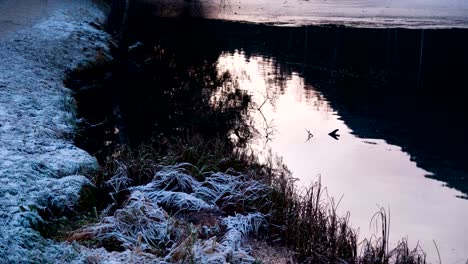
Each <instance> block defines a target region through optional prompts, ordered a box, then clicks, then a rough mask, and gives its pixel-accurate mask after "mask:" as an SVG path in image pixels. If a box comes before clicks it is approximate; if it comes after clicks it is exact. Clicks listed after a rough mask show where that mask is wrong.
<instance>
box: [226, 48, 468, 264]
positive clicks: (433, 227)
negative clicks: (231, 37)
mask: <svg viewBox="0 0 468 264" xmlns="http://www.w3.org/2000/svg"><path fill="white" fill-rule="evenodd" d="M218 67H219V69H220V71H225V70H228V71H229V72H230V73H231V74H232V75H233V76H234V77H238V78H239V79H238V81H239V85H240V87H241V88H242V89H246V90H248V91H249V93H251V94H252V95H253V100H254V102H255V103H256V105H257V107H255V109H256V108H258V106H260V105H262V103H263V102H265V101H266V103H265V104H263V105H262V107H261V113H260V111H258V110H255V109H254V111H253V113H252V114H253V117H254V120H255V126H256V128H257V130H259V132H260V134H261V135H263V136H265V133H267V132H265V131H266V130H265V129H264V128H265V124H273V129H274V131H275V133H274V135H273V137H272V140H271V141H268V144H267V145H266V147H265V142H266V140H265V138H264V137H263V138H262V137H260V138H259V139H258V141H257V142H255V143H253V144H252V148H254V149H256V150H257V151H263V153H264V154H265V153H266V152H267V149H268V148H271V149H272V151H273V153H278V154H279V155H280V156H282V157H283V160H284V162H285V164H286V165H287V166H288V167H289V168H290V169H291V171H292V172H293V174H294V177H296V178H299V179H300V182H299V185H300V186H307V185H309V184H311V182H312V181H314V180H316V179H317V178H318V177H319V175H321V176H320V177H321V181H322V183H323V185H324V186H326V187H327V188H328V193H329V194H330V195H331V196H333V197H335V198H340V197H341V196H342V195H344V197H343V200H342V202H341V204H340V208H341V213H344V212H346V211H348V210H349V211H350V212H351V223H352V224H353V226H355V227H360V229H361V234H363V235H367V234H368V233H369V220H370V219H371V217H372V215H373V214H374V213H375V212H376V211H377V206H376V205H377V204H378V205H381V206H384V207H389V208H390V210H391V227H390V231H391V236H390V238H391V240H392V241H393V243H395V242H396V241H397V240H398V239H400V238H402V237H405V236H408V237H409V239H410V243H412V244H413V245H414V244H415V243H416V242H417V240H419V241H420V243H421V245H422V246H423V247H424V249H425V250H426V251H427V252H428V253H429V259H430V260H434V261H436V259H434V258H435V256H436V253H435V250H434V246H433V242H432V240H433V239H435V240H436V242H437V245H438V247H439V250H440V252H441V255H442V259H443V261H444V263H465V262H464V261H462V259H463V258H465V261H466V258H468V252H467V251H466V249H467V248H468V237H467V236H466V234H468V224H467V221H466V219H468V202H467V201H466V200H463V199H458V198H455V196H456V195H458V194H459V193H458V192H456V191H454V190H452V189H449V188H442V186H441V183H440V182H437V181H434V180H429V179H427V178H425V177H424V175H425V174H427V173H428V172H426V171H424V170H423V169H420V168H418V167H417V166H416V164H415V163H414V162H412V161H410V156H409V155H408V154H407V153H405V152H402V150H401V148H400V147H398V146H393V145H388V144H387V143H386V142H385V141H383V140H380V139H361V138H357V137H355V136H354V135H352V134H351V132H352V131H351V130H350V129H349V128H348V127H347V126H346V125H345V123H344V122H343V121H342V120H340V117H339V116H338V115H337V113H336V112H334V110H333V109H332V108H331V107H330V105H329V103H328V102H327V101H326V98H324V96H323V95H321V94H320V93H319V92H318V91H316V90H315V89H314V88H313V87H311V86H307V85H305V84H304V81H303V79H302V78H301V77H300V76H299V75H298V74H297V73H292V74H291V75H289V76H280V77H278V74H279V73H278V67H276V66H275V65H274V61H273V60H272V59H266V58H263V57H251V58H249V60H248V61H247V60H246V58H245V56H244V55H243V54H242V53H240V52H236V53H235V54H224V55H222V56H221V57H220V58H219V66H218ZM337 128H338V129H339V134H341V138H340V140H339V141H335V140H334V139H332V138H331V137H329V136H328V133H329V132H330V131H332V130H334V129H337ZM306 129H308V130H310V131H311V132H312V133H313V134H314V137H313V138H312V139H311V140H310V141H307V142H306V140H307V132H306ZM262 131H263V132H262ZM262 133H263V134H262ZM457 261H459V262H457ZM436 262H437V261H436Z"/></svg>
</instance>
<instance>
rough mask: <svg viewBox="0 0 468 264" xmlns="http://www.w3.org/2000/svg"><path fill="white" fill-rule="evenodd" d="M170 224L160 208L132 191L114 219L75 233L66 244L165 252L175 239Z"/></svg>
mask: <svg viewBox="0 0 468 264" xmlns="http://www.w3.org/2000/svg"><path fill="white" fill-rule="evenodd" d="M173 226H174V223H173V220H172V219H171V218H170V217H169V215H168V214H167V213H166V211H164V210H163V209H162V208H160V207H159V206H157V204H155V203H153V202H152V201H151V200H150V199H148V198H147V197H146V196H145V194H144V193H142V192H139V191H135V192H133V193H132V194H131V196H130V198H129V199H128V201H127V202H126V203H125V204H124V206H123V208H121V209H118V210H117V211H116V212H115V213H114V215H113V216H108V217H105V218H103V219H102V220H101V221H100V222H99V223H98V224H96V225H93V226H90V227H85V228H83V229H81V230H78V231H77V232H75V233H74V234H72V236H71V237H70V239H69V240H71V241H73V240H77V241H83V240H86V239H94V240H97V241H98V242H99V243H98V244H100V245H104V246H106V245H107V246H108V248H112V249H115V248H117V249H120V248H123V249H128V250H137V247H138V250H141V251H146V250H148V249H153V250H159V249H166V248H167V247H170V246H168V245H169V244H171V243H172V240H173V239H174V238H175V236H176V235H177V234H176V233H174V232H173Z"/></svg>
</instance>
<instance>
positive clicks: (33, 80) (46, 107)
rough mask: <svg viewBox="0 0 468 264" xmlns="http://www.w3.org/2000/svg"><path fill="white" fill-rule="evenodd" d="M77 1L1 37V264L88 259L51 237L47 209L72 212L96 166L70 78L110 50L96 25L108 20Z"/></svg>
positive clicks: (100, 13) (104, 36)
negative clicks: (82, 144) (80, 138)
mask: <svg viewBox="0 0 468 264" xmlns="http://www.w3.org/2000/svg"><path fill="white" fill-rule="evenodd" d="M82 2H83V1H75V2H69V3H67V4H63V6H62V7H60V8H57V9H56V10H55V11H54V13H51V14H50V16H49V17H47V18H46V19H44V20H42V21H39V22H38V23H37V24H35V25H33V26H32V27H23V28H22V29H20V30H18V31H16V32H12V33H9V34H8V35H6V36H3V37H2V38H1V39H0V263H31V262H40V263H44V262H45V263H54V262H55V263H66V262H72V261H73V260H76V261H79V260H80V259H81V258H82V257H83V256H84V255H83V254H81V255H80V254H79V253H78V252H79V250H78V251H77V249H76V248H79V247H74V246H71V245H66V244H56V243H53V242H51V241H49V240H46V239H44V238H43V237H42V236H41V235H40V234H39V233H38V232H37V231H35V229H36V228H37V226H38V225H40V224H41V223H42V221H43V220H42V219H41V217H40V216H39V214H38V211H37V210H38V209H41V208H46V207H48V208H51V207H54V208H57V209H60V210H69V209H72V208H73V206H74V205H75V204H76V203H77V201H78V199H79V192H80V189H81V187H82V186H83V185H85V184H90V182H89V181H88V180H87V179H86V178H85V177H84V176H81V175H80V174H83V173H86V172H89V171H91V170H94V169H95V168H96V167H97V163H96V160H95V159H94V158H93V157H91V156H90V155H89V154H88V153H86V152H85V151H83V150H80V149H78V148H76V147H75V146H74V145H73V142H72V133H73V131H74V126H73V124H74V119H75V117H74V115H73V109H74V107H73V105H72V104H71V103H70V102H71V101H72V100H71V92H70V91H69V90H68V89H66V88H65V87H64V85H63V81H62V80H63V78H64V72H65V71H66V70H67V69H71V68H73V67H75V66H76V65H77V64H78V63H79V62H80V61H83V60H92V59H93V58H94V56H95V54H96V53H97V50H99V49H103V50H105V49H107V48H106V47H107V35H106V34H105V33H103V32H101V31H99V30H97V29H95V28H93V27H92V26H90V24H89V22H91V21H94V20H96V19H102V18H104V14H103V13H102V12H101V11H99V9H98V8H97V7H95V6H91V5H90V4H89V3H88V5H87V6H86V7H84V6H82V5H81V4H82Z"/></svg>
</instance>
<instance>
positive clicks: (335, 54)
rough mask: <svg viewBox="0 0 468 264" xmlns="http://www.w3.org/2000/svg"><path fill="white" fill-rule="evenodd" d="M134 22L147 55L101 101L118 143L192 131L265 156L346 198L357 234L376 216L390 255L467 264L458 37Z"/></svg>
mask: <svg viewBox="0 0 468 264" xmlns="http://www.w3.org/2000/svg"><path fill="white" fill-rule="evenodd" d="M140 18H143V17H140ZM134 22H135V24H134V25H133V30H132V32H133V34H134V40H135V41H136V40H139V41H141V42H143V43H144V47H145V48H142V49H145V51H141V52H138V49H135V50H134V51H133V52H132V53H131V54H133V55H131V58H133V60H134V63H133V62H131V63H130V64H129V70H128V74H129V76H126V77H127V78H126V80H127V81H126V82H127V83H126V84H124V85H122V84H119V85H118V86H119V87H124V88H120V89H119V91H113V93H114V98H113V99H112V100H113V104H114V114H115V113H116V111H115V105H117V106H118V107H117V108H118V116H120V118H119V120H120V121H118V123H120V125H119V127H120V130H121V133H124V134H125V137H126V139H125V140H127V141H128V142H130V143H131V144H138V143H140V142H143V141H145V140H148V139H149V138H151V137H154V136H155V135H159V134H160V133H166V134H177V133H181V134H183V133H192V132H194V131H196V132H197V133H204V134H207V135H213V136H215V135H216V134H219V133H221V134H224V135H227V136H229V137H230V138H231V139H232V140H233V141H234V142H238V143H240V145H239V147H242V148H246V149H252V150H255V151H256V152H257V154H258V155H259V156H260V157H262V156H265V155H267V153H269V151H270V150H271V151H272V152H273V153H277V154H278V155H280V156H282V157H283V159H284V162H285V164H286V165H287V166H288V167H289V168H290V169H291V171H292V172H293V174H294V176H295V177H297V178H298V179H299V182H298V186H299V187H300V186H308V185H310V184H311V183H312V182H313V181H315V180H317V179H318V178H319V177H320V178H321V181H322V183H323V184H324V185H325V186H327V188H328V193H329V194H330V195H331V196H333V197H336V198H340V197H341V196H343V199H342V201H341V204H340V210H341V212H343V213H344V212H346V211H348V210H349V211H350V212H351V223H352V225H353V226H354V227H359V228H360V230H361V234H363V235H368V234H369V233H371V232H372V230H370V229H369V221H370V219H371V217H372V215H373V214H374V213H375V212H376V211H377V210H378V207H377V205H379V206H384V207H385V208H390V211H391V227H390V232H391V234H390V239H391V241H392V243H396V242H397V241H398V240H399V239H401V238H402V237H405V236H408V237H409V239H410V244H412V245H415V244H416V242H417V241H419V242H420V244H421V245H422V246H423V248H424V249H425V250H426V251H427V252H428V254H429V259H430V260H432V261H434V260H436V259H437V257H436V256H437V254H436V250H435V248H434V245H433V240H435V241H436V243H437V245H438V247H439V250H440V252H441V257H442V259H443V263H465V261H466V259H467V257H468V236H467V234H468V200H466V199H464V198H463V197H466V195H467V194H468V163H467V158H468V154H467V147H468V139H467V137H466V135H467V134H468V124H467V114H468V104H467V103H466V102H467V99H468V76H467V73H468V49H467V47H468V30H463V29H450V30H449V29H444V30H441V29H439V30H409V29H365V28H359V29H358V28H344V27H331V26H330V27H329V26H323V27H314V26H307V27H273V26H266V25H258V24H249V23H234V22H223V21H215V20H211V21H208V20H196V19H178V20H174V19H158V20H148V18H144V19H141V21H140V20H134ZM139 22H141V23H139ZM132 56H133V57H132ZM155 61H163V62H164V63H162V64H161V63H155ZM138 62H143V63H138ZM125 87H126V88H125ZM200 87H203V89H200ZM247 95H250V96H251V97H250V99H249V98H248V96H247ZM109 112H111V111H109ZM98 120H99V118H96V121H98ZM335 129H339V131H338V134H340V137H339V139H338V140H335V139H334V138H332V137H330V136H329V135H328V133H329V132H331V131H332V130H335ZM306 130H309V131H310V132H311V133H312V134H313V135H314V136H313V137H312V138H310V139H309V140H308V132H307V131H306ZM319 175H320V176H319Z"/></svg>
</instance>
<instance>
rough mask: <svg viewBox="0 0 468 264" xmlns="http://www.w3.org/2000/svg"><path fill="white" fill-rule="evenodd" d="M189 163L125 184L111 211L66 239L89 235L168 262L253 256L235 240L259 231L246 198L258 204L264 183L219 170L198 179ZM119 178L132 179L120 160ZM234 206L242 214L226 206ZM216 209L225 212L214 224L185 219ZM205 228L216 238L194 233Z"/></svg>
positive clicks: (116, 247)
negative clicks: (117, 206) (121, 199)
mask: <svg viewBox="0 0 468 264" xmlns="http://www.w3.org/2000/svg"><path fill="white" fill-rule="evenodd" d="M190 166H192V165H190V164H187V163H183V164H176V165H169V166H158V168H157V172H156V173H155V175H154V178H153V180H152V181H151V182H149V183H147V184H146V185H140V186H133V187H128V191H129V192H130V198H129V199H128V200H127V201H126V202H125V203H124V204H123V205H122V207H121V208H120V209H117V210H116V211H115V212H114V214H113V215H112V216H107V217H104V218H103V219H102V220H101V221H100V222H99V223H97V224H94V225H91V226H88V227H84V228H82V229H80V230H78V231H77V232H75V233H74V234H72V235H71V236H70V239H69V240H70V241H73V240H77V241H86V240H88V241H89V240H93V241H97V245H101V246H106V247H107V248H108V249H111V250H112V249H113V250H118V251H121V250H132V251H135V250H140V251H142V252H146V253H152V254H155V255H156V256H159V257H164V256H166V257H165V258H166V260H168V261H170V262H184V261H187V260H189V259H190V260H191V261H195V262H194V263H207V262H206V261H208V260H210V261H212V260H218V261H221V263H224V262H226V261H231V260H232V259H235V258H241V259H243V260H244V262H245V261H247V260H252V259H253V258H252V257H250V256H249V255H248V253H247V252H246V251H245V250H243V249H242V248H241V247H240V245H241V242H242V240H243V238H244V236H245V235H247V234H248V233H251V232H254V233H258V230H259V228H260V226H261V225H263V224H265V221H264V219H265V218H264V216H263V215H262V214H260V213H256V212H255V211H256V209H255V208H253V207H252V206H249V204H250V203H249V202H247V201H246V200H245V199H252V200H253V201H256V202H257V203H260V201H262V199H264V198H265V197H266V194H267V191H266V190H267V189H268V187H267V186H266V185H263V184H261V183H259V182H257V181H255V180H252V179H249V177H247V176H244V175H229V174H224V173H211V174H210V173H207V174H206V178H205V180H204V181H202V182H199V181H197V180H196V179H195V178H194V177H193V176H192V175H190V174H189V172H188V171H187V170H186V168H187V167H190ZM119 177H120V178H122V177H123V178H127V177H130V178H131V175H129V173H128V167H126V166H125V165H124V164H121V167H120V168H119V169H117V172H116V175H114V176H113V177H112V178H111V179H114V180H113V181H115V179H116V178H119ZM125 182H131V181H127V180H126V181H125ZM234 205H235V206H234ZM233 206H234V207H235V208H237V209H239V211H238V212H241V213H245V215H242V214H234V213H232V212H230V211H226V210H225V209H226V208H233ZM216 211H218V212H220V213H219V214H220V215H221V214H228V216H227V217H224V218H220V217H219V218H213V219H215V223H211V225H209V226H206V225H201V224H197V225H193V224H192V223H190V222H187V219H186V218H184V215H185V214H187V213H189V212H216ZM167 212H170V213H171V215H172V217H170V216H169V214H168V213H167ZM229 214H232V215H231V216H229ZM217 226H225V227H226V232H225V233H224V234H223V233H220V232H221V231H220V230H219V228H218V227H217ZM207 229H209V230H218V231H216V232H214V233H213V232H211V233H210V234H211V235H216V234H217V235H218V237H219V238H220V240H219V241H218V240H217V239H216V238H214V237H213V236H210V237H206V236H201V237H199V236H198V234H203V233H204V232H206V230H207ZM139 237H140V240H139ZM202 237H206V238H202ZM208 245H210V246H208ZM208 248H211V250H207V249H208ZM200 261H201V262H200ZM251 262H253V260H252V261H251ZM251 262H249V261H247V262H245V263H251Z"/></svg>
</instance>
